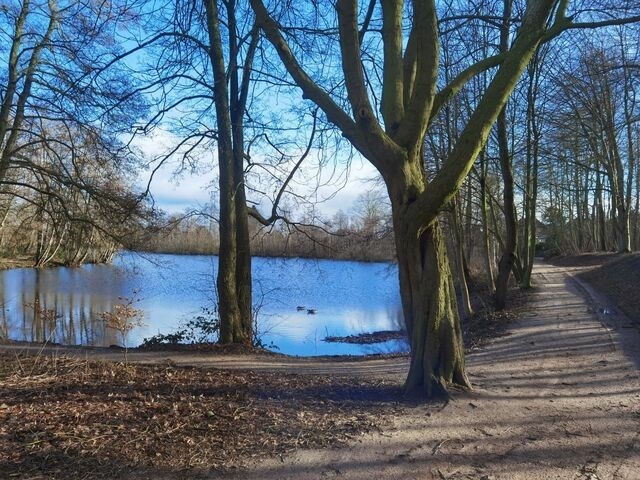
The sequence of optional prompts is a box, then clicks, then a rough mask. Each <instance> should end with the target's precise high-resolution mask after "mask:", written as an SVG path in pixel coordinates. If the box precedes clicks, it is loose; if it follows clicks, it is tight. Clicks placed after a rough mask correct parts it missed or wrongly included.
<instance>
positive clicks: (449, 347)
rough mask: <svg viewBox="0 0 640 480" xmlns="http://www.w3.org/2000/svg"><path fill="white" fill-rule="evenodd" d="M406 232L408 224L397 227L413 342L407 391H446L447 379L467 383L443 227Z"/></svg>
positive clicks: (405, 304) (405, 309)
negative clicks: (417, 233) (413, 233)
mask: <svg viewBox="0 0 640 480" xmlns="http://www.w3.org/2000/svg"><path fill="white" fill-rule="evenodd" d="M394 217H395V218H396V219H398V217H399V216H398V215H394ZM400 220H401V216H400ZM400 223H401V221H400ZM406 231H407V228H406V225H398V226H397V227H396V228H395V232H396V233H395V239H396V246H397V250H398V270H399V275H400V285H401V288H400V291H401V297H402V307H403V312H404V318H405V325H406V327H407V333H408V335H409V340H410V342H411V365H410V368H409V374H408V376H407V379H406V382H405V385H404V389H405V392H406V393H407V394H408V395H414V394H426V395H428V396H430V395H432V394H433V393H434V392H441V393H443V392H445V391H446V386H447V385H448V384H456V385H459V386H462V387H467V388H469V387H470V383H469V380H468V379H467V376H466V373H465V360H464V346H463V343H462V330H461V327H460V317H459V315H458V309H457V305H456V296H455V290H454V286H453V277H452V275H451V269H450V266H449V258H448V256H447V248H446V244H445V240H444V235H443V233H442V230H441V228H440V226H439V225H438V223H437V222H435V223H434V224H433V225H432V226H431V227H429V228H428V229H427V230H426V231H424V233H422V235H421V236H420V237H419V238H408V236H407V235H405V234H404V233H403V232H406Z"/></svg>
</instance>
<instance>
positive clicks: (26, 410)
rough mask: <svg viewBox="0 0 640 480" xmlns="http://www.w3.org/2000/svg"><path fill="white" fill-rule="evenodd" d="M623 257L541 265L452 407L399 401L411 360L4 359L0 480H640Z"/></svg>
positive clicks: (193, 355) (635, 354)
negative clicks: (617, 303) (600, 284)
mask: <svg viewBox="0 0 640 480" xmlns="http://www.w3.org/2000/svg"><path fill="white" fill-rule="evenodd" d="M620 258H621V257H617V256H616V257H615V258H614V257H612V258H610V259H601V260H602V261H601V262H600V261H596V260H594V259H593V258H592V259H590V260H588V261H585V260H573V261H565V263H564V265H560V266H559V265H552V264H550V263H539V264H537V265H536V268H535V271H534V278H535V286H534V288H533V289H532V290H531V291H530V292H529V293H528V294H527V295H528V302H527V304H526V305H525V306H524V307H523V308H522V310H521V312H520V315H519V317H520V318H519V319H518V320H517V321H515V322H511V323H510V324H509V326H508V329H507V331H506V332H503V333H505V334H503V335H501V336H499V337H497V338H494V339H492V340H489V341H487V342H484V344H483V345H481V347H480V348H477V349H475V350H474V351H473V352H471V353H470V354H469V356H468V372H469V375H470V378H471V380H472V383H473V385H474V389H473V391H471V392H463V391H454V392H452V394H451V397H450V398H449V399H448V400H447V401H434V402H430V403H424V402H423V403H408V402H405V401H403V400H402V399H401V396H400V387H401V384H402V381H403V379H404V375H406V368H407V359H406V358H405V357H392V358H384V357H379V358H372V359H360V360H351V359H330V358H324V359H296V358H289V357H283V356H278V355H252V354H227V355H212V354H211V353H206V352H145V351H135V352H130V353H129V356H128V362H129V363H128V364H126V365H125V364H123V363H122V355H123V352H121V351H112V350H109V349H106V350H105V349H69V348H62V347H49V348H46V349H44V348H42V347H35V346H33V347H30V348H29V347H27V346H24V345H5V346H2V347H1V348H2V350H3V351H4V353H3V354H2V355H0V478H5V477H6V478H22V479H27V478H29V479H37V478H38V479H39V478H78V479H80V478H118V479H122V480H124V479H126V480H129V479H134V478H135V479H143V478H149V479H151V478H153V479H166V480H177V479H187V478H210V479H218V478H232V479H262V480H269V479H274V480H275V479H301V480H305V479H320V478H341V479H346V480H364V479H367V480H369V479H371V478H402V479H487V480H488V479H514V480H518V479H537V478H539V479H546V478H558V479H586V480H596V479H599V480H604V479H639V478H640V377H639V374H638V369H639V368H640V328H639V326H638V325H639V324H640V320H639V318H638V310H634V311H628V309H629V308H631V307H632V306H631V305H630V304H631V300H630V299H629V301H627V302H622V303H626V304H628V305H626V307H625V308H626V309H627V315H623V314H622V313H619V312H618V310H617V309H616V308H615V307H614V306H612V304H611V300H610V299H608V298H606V297H604V296H603V295H602V292H597V291H596V290H594V288H593V285H595V284H596V283H597V282H596V281H595V280H593V278H596V277H598V270H600V272H601V274H602V275H604V276H607V275H609V276H610V277H611V278H610V279H609V280H608V281H607V280H605V281H604V285H605V286H607V287H609V286H610V284H611V283H612V282H613V280H614V277H615V280H616V281H617V279H618V277H616V276H615V275H614V267H611V266H609V267H608V270H606V269H607V266H608V265H611V263H612V262H614V261H622V260H624V262H623V263H620V264H619V265H618V267H616V268H620V269H622V268H623V267H624V268H627V269H628V270H629V272H632V271H633V266H630V267H629V266H628V265H627V263H626V262H634V261H635V258H636V257H633V256H625V257H624V259H622V260H620ZM598 262H600V263H598ZM557 263H562V262H560V261H558V262H557ZM601 269H605V271H604V273H602V270H601ZM621 271H626V270H621ZM629 272H628V273H629ZM578 275H582V277H584V278H587V277H588V276H589V275H591V276H592V277H593V278H592V279H590V281H591V282H592V284H586V283H585V282H584V280H583V279H582V278H578ZM629 275H631V273H629ZM633 278H635V277H632V276H629V277H628V278H627V280H626V283H630V282H631V281H632V279H633ZM621 283H625V282H624V280H623V281H622V282H621ZM637 288H638V283H635V289H634V290H630V291H632V292H637V291H638V289H637ZM618 290H619V289H617V288H615V287H611V288H609V293H618ZM635 296H636V293H634V294H633V295H631V297H633V298H635ZM611 298H613V296H612V297H611ZM623 300H624V298H623ZM631 318H633V319H634V320H635V323H634V321H632V320H631ZM103 360H110V361H108V362H105V361H103ZM143 364H144V365H143Z"/></svg>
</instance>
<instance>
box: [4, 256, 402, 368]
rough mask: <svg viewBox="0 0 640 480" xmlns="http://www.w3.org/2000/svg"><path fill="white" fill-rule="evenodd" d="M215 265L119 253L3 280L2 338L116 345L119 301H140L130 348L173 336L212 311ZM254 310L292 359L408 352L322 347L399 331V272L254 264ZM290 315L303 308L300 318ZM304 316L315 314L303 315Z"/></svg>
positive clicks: (329, 264)
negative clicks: (105, 260) (114, 318)
mask: <svg viewBox="0 0 640 480" xmlns="http://www.w3.org/2000/svg"><path fill="white" fill-rule="evenodd" d="M216 265H217V258H216V257H210V256H199V255H198V256H196V255H188V256H180V255H160V254H145V255H138V254H133V253H123V254H121V255H120V256H118V258H117V259H116V261H115V262H114V264H113V265H85V266H83V267H80V268H64V267H59V268H51V269H42V270H37V269H14V270H6V271H3V272H0V301H1V302H2V307H3V308H2V311H1V312H0V337H4V338H10V339H12V340H26V341H51V342H57V343H62V344H73V345H75V344H82V345H96V346H108V345H112V344H118V345H119V344H121V343H122V338H121V336H120V334H119V333H118V332H116V331H113V330H111V329H108V328H105V326H104V324H103V322H102V321H101V320H100V319H99V315H100V313H102V312H107V311H111V309H112V308H113V306H114V305H115V304H117V303H122V302H123V299H133V298H135V299H138V302H137V303H136V307H137V308H140V309H142V310H143V311H144V319H143V321H144V323H145V326H144V327H139V328H135V329H133V330H132V331H131V332H129V333H128V334H127V336H126V344H127V345H128V346H136V345H139V344H140V343H141V342H142V340H143V339H144V338H145V337H146V338H148V337H151V336H152V335H155V334H157V333H164V334H166V333H171V332H173V331H175V330H177V329H178V328H179V327H180V326H181V325H182V324H184V322H186V321H187V320H189V319H192V318H194V317H196V316H198V315H201V314H202V309H203V308H210V309H212V308H213V306H214V305H215V295H214V290H213V285H214V284H215V269H216ZM253 274H254V307H255V308H256V309H257V310H258V312H259V317H258V318H259V327H258V328H259V331H260V334H261V338H262V341H263V342H264V343H265V344H267V345H268V344H273V345H275V346H277V347H278V350H277V351H279V352H281V353H286V354H289V355H303V356H309V355H337V354H351V355H362V354H368V353H388V352H397V351H405V350H406V349H407V346H406V343H405V342H403V341H389V342H384V343H377V344H372V345H353V344H340V343H327V342H324V341H323V340H322V339H323V338H324V337H326V336H328V335H333V336H346V335H354V334H358V333H363V332H374V331H379V330H395V329H398V328H399V327H400V326H401V325H402V316H401V313H400V298H399V293H398V286H397V270H396V268H395V266H393V265H391V264H386V263H363V262H341V261H333V260H306V259H268V258H254V260H253ZM297 307H304V308H303V309H301V310H299V309H298V308H297ZM308 310H313V311H314V312H315V313H313V314H310V313H308Z"/></svg>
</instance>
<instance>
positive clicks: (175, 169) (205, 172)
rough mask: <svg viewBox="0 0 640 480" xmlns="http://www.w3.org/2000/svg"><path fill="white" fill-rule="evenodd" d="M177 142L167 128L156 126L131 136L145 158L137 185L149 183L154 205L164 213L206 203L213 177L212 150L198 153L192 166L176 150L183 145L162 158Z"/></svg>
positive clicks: (215, 173) (182, 210)
mask: <svg viewBox="0 0 640 480" xmlns="http://www.w3.org/2000/svg"><path fill="white" fill-rule="evenodd" d="M178 142H179V139H178V138H177V137H176V136H175V135H173V134H172V133H171V132H168V131H167V130H156V131H154V133H153V134H151V135H146V136H139V137H137V138H136V140H135V146H136V147H137V148H139V149H140V151H141V152H143V153H144V155H145V157H146V159H147V161H148V162H149V165H148V168H147V170H145V171H144V172H142V174H141V176H140V178H139V179H138V185H139V187H140V188H143V189H145V188H146V187H147V184H149V191H150V192H151V195H152V197H153V199H154V201H155V202H156V205H157V206H158V207H159V208H161V209H163V210H165V211H166V212H168V213H180V212H184V211H185V210H190V209H193V208H198V207H201V206H203V205H204V204H205V203H208V202H209V200H210V191H211V187H212V185H213V184H215V182H216V181H217V169H216V168H214V165H213V161H214V154H213V152H208V151H202V152H201V153H199V154H198V156H199V158H200V160H199V161H198V165H193V166H191V165H185V163H184V162H183V159H182V155H181V153H180V152H181V151H183V150H184V149H182V150H181V151H178V152H177V153H175V154H174V155H172V156H170V157H168V158H165V157H166V155H167V153H168V152H170V151H171V150H172V149H173V148H174V146H175V145H177V143H178ZM207 157H208V158H207Z"/></svg>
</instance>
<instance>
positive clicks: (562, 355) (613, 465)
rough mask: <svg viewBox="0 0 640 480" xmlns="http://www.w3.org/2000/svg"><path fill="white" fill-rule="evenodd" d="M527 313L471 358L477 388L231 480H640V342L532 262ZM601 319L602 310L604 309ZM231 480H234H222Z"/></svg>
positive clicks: (566, 280) (558, 272)
mask: <svg viewBox="0 0 640 480" xmlns="http://www.w3.org/2000/svg"><path fill="white" fill-rule="evenodd" d="M535 279H536V284H537V287H536V290H535V293H534V296H535V297H534V300H533V302H532V304H531V308H530V311H529V313H527V314H525V318H523V319H522V320H521V321H519V322H518V323H517V324H516V325H515V326H514V327H513V328H512V329H511V331H510V334H509V335H507V336H504V337H501V338H498V339H496V340H494V341H492V342H491V344H490V345H488V346H487V347H486V348H484V349H483V350H482V351H481V352H478V353H475V354H473V355H471V356H470V357H469V373H470V375H471V378H472V380H473V382H474V384H475V391H474V392H472V393H469V394H466V393H465V394H457V395H454V398H453V399H452V400H451V401H450V402H449V403H448V404H447V405H446V406H444V407H442V406H435V405H428V406H421V407H414V408H407V411H406V415H404V416H400V417H397V418H395V419H393V425H392V426H391V427H390V428H389V429H387V430H386V431H384V432H383V433H380V434H374V435H368V436H365V437H363V438H361V439H360V440H359V441H357V442H355V443H353V444H352V445H350V446H349V447H348V448H341V449H337V450H328V451H327V450H318V451H299V452H297V453H296V454H295V455H293V456H291V457H287V458H283V459H280V458H278V459H271V460H267V461H263V462H259V463H256V464H253V465H250V468H249V471H248V472H246V471H245V472H242V473H239V474H238V475H237V476H236V477H235V478H237V479H240V478H242V479H261V480H269V479H274V480H275V479H297V480H305V479H320V478H341V479H346V480H371V479H377V478H402V479H461V478H465V479H466V478H469V479H510V480H518V479H550V478H554V479H572V480H575V479H586V480H597V479H598V480H604V479H640V379H639V376H638V366H639V365H640V334H639V332H638V330H637V328H634V327H633V326H632V325H630V324H629V321H628V320H626V319H624V318H621V317H617V316H615V315H608V314H604V317H606V318H603V319H601V318H598V315H597V313H598V309H601V310H604V308H603V307H598V306H595V308H594V306H593V305H591V304H588V303H587V302H586V301H585V300H584V299H583V297H582V296H581V295H580V293H579V288H578V287H577V285H576V283H575V281H574V280H572V279H571V278H570V276H569V275H568V274H566V273H564V272H563V270H562V269H561V268H558V267H554V266H550V265H546V264H539V265H537V266H536V270H535ZM602 313H604V312H602ZM226 478H229V477H226Z"/></svg>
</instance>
